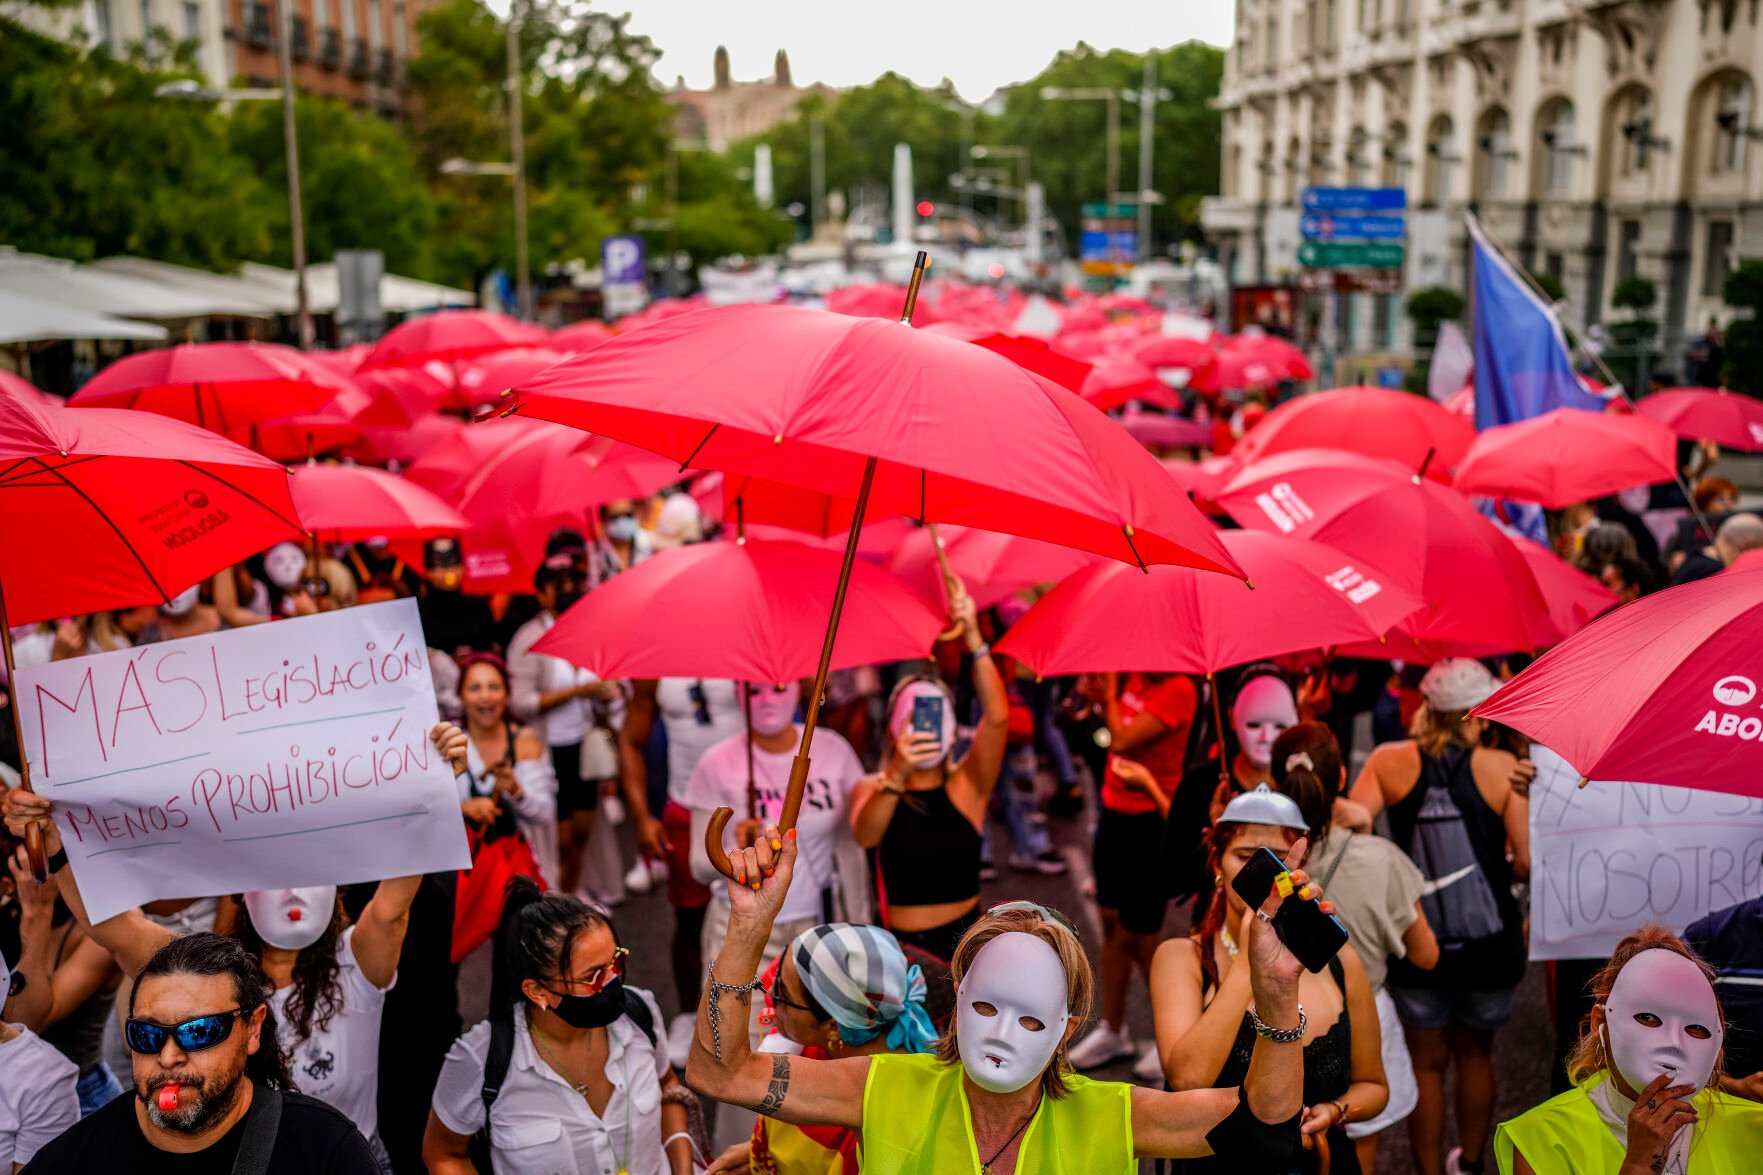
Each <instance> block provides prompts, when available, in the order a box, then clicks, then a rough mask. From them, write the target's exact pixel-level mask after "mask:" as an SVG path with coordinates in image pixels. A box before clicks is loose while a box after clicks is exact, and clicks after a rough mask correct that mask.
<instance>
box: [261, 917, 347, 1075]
mask: <svg viewBox="0 0 1763 1175" xmlns="http://www.w3.org/2000/svg"><path fill="white" fill-rule="evenodd" d="M348 928H349V915H348V914H347V913H345V912H344V910H343V895H342V894H341V893H339V894H338V895H337V902H336V906H335V908H334V909H332V911H331V922H330V925H329V926H326V927H325V928H324V933H323V934H321V935H319V936H318V941H317V942H315V943H313V944H312V945H311V946H307V947H301V948H300V949H299V951H297V952H296V953H295V955H294V989H293V990H292V991H291V992H289V993H288V1002H287V1005H286V1007H284V1008H283V1011H285V1012H286V1013H287V1014H288V1023H289V1024H292V1025H293V1026H294V1033H295V1035H296V1036H297V1037H298V1038H299V1039H301V1040H307V1039H309V1038H310V1037H311V1036H312V1030H313V1028H314V1027H315V1026H316V1027H317V1029H318V1031H320V1032H324V1031H326V1030H328V1029H329V1028H330V1026H331V1020H332V1019H333V1018H334V1017H335V1016H336V1014H337V1013H338V1012H341V1011H342V1010H343V984H342V980H341V975H342V965H341V964H339V963H338V962H337V943H338V942H339V941H340V940H341V939H342V937H343V931H345V930H347V929H348ZM233 931H234V933H235V934H236V935H237V936H238V940H239V942H240V943H241V944H242V945H243V946H244V948H245V949H246V950H247V951H249V952H250V953H251V957H252V958H254V959H262V958H263V947H264V942H263V939H262V937H261V936H259V935H258V933H257V927H255V926H253V925H251V912H250V911H249V910H248V909H246V907H245V903H244V902H240V903H239V919H238V922H236V923H235V924H234V927H233Z"/></svg>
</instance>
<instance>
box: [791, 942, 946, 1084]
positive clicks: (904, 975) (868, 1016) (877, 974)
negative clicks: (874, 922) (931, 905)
mask: <svg viewBox="0 0 1763 1175" xmlns="http://www.w3.org/2000/svg"><path fill="white" fill-rule="evenodd" d="M790 954H791V955H793V956H794V957H795V960H796V974H798V975H800V976H801V977H802V983H803V986H805V987H806V988H807V989H808V994H809V995H811V996H813V997H814V1000H815V1002H816V1003H818V1004H819V1005H820V1006H821V1007H822V1008H824V1009H826V1012H827V1014H828V1015H829V1016H831V1017H832V1018H833V1022H834V1023H835V1024H837V1025H838V1026H839V1037H840V1039H842V1040H843V1041H844V1042H845V1043H846V1044H849V1045H862V1044H868V1043H869V1042H870V1041H872V1040H874V1039H875V1038H876V1037H877V1036H880V1035H882V1034H884V1033H885V1034H886V1037H887V1043H888V1047H889V1048H890V1049H893V1050H894V1051H896V1052H907V1053H922V1052H929V1051H930V1049H931V1048H932V1046H934V1045H935V1044H936V1040H937V1034H936V1029H935V1028H934V1027H932V1025H931V1021H930V1014H929V1013H927V1012H926V1011H925V1010H924V994H925V985H924V974H923V972H921V971H920V970H919V968H918V964H916V963H913V964H910V965H908V964H907V962H906V954H905V952H904V951H902V950H901V949H900V944H899V943H898V942H897V941H896V940H895V939H894V936H893V935H891V934H889V933H888V932H887V931H885V930H883V929H881V928H880V927H879V926H859V925H856V924H855V923H851V922H831V923H827V924H826V925H823V926H816V927H813V928H812V929H809V930H804V931H803V932H802V933H801V934H799V935H797V936H796V941H794V942H792V943H791V944H790Z"/></svg>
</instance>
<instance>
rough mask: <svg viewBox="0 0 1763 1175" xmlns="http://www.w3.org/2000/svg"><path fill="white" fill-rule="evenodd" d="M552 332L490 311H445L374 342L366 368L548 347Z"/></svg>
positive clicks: (406, 323) (416, 320)
mask: <svg viewBox="0 0 1763 1175" xmlns="http://www.w3.org/2000/svg"><path fill="white" fill-rule="evenodd" d="M550 337H551V335H550V332H549V331H547V330H546V329H545V328H544V327H542V326H534V325H532V324H531V323H526V322H520V321H517V320H516V319H513V318H509V317H508V316H507V315H506V314H497V313H495V312H494V311H490V310H443V311H441V312H439V313H437V314H425V315H423V316H422V317H421V318H412V319H408V320H406V321H404V322H401V323H399V324H398V325H397V326H395V327H393V328H392V329H391V330H389V331H387V332H386V334H385V337H384V338H382V339H380V341H379V342H377V343H375V344H374V347H373V350H371V351H369V352H368V353H367V357H366V358H365V359H363V360H362V361H361V370H363V371H368V370H371V369H373V368H375V367H412V366H421V365H422V364H424V363H428V362H430V361H438V362H441V363H457V362H459V361H460V360H462V359H475V358H477V357H478V356H479V355H488V354H490V353H491V352H492V351H506V350H508V349H509V348H511V347H543V346H544V345H545V342H546V340H547V339H549V338H550Z"/></svg>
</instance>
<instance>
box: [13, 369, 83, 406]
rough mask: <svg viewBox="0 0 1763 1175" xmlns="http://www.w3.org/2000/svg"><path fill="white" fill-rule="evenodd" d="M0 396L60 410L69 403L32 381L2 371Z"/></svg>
mask: <svg viewBox="0 0 1763 1175" xmlns="http://www.w3.org/2000/svg"><path fill="white" fill-rule="evenodd" d="M0 396H11V397H12V398H14V399H19V400H24V401H26V402H28V403H33V404H41V405H42V406H43V407H45V408H60V407H61V406H62V405H64V404H66V403H67V401H66V400H63V399H62V398H61V397H60V396H51V395H50V394H49V393H48V392H45V391H44V390H43V389H42V388H39V387H38V386H37V385H36V384H34V383H32V382H31V381H30V380H28V379H25V378H24V377H23V376H21V375H14V374H12V373H11V372H10V371H0Z"/></svg>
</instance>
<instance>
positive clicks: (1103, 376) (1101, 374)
mask: <svg viewBox="0 0 1763 1175" xmlns="http://www.w3.org/2000/svg"><path fill="white" fill-rule="evenodd" d="M1079 394H1080V395H1082V396H1083V398H1084V399H1086V400H1088V401H1089V402H1090V403H1092V404H1094V405H1095V406H1096V407H1097V408H1100V409H1101V410H1102V411H1104V412H1107V411H1108V410H1109V409H1111V408H1119V407H1120V406H1121V405H1123V404H1125V403H1126V402H1127V401H1129V400H1143V401H1144V402H1145V403H1147V404H1155V405H1156V406H1157V407H1159V408H1179V407H1181V397H1180V396H1178V395H1176V393H1175V391H1174V390H1173V389H1171V388H1170V386H1169V385H1168V384H1166V383H1164V382H1163V381H1162V380H1161V379H1159V378H1158V377H1157V373H1156V372H1155V371H1152V370H1151V369H1150V368H1149V367H1146V366H1145V365H1144V364H1143V363H1140V362H1139V361H1138V360H1137V359H1127V358H1124V357H1123V358H1118V359H1099V360H1097V361H1096V364H1095V366H1094V368H1092V369H1091V371H1090V375H1089V378H1088V379H1086V380H1084V384H1083V388H1082V390H1081V391H1080V392H1079Z"/></svg>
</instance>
